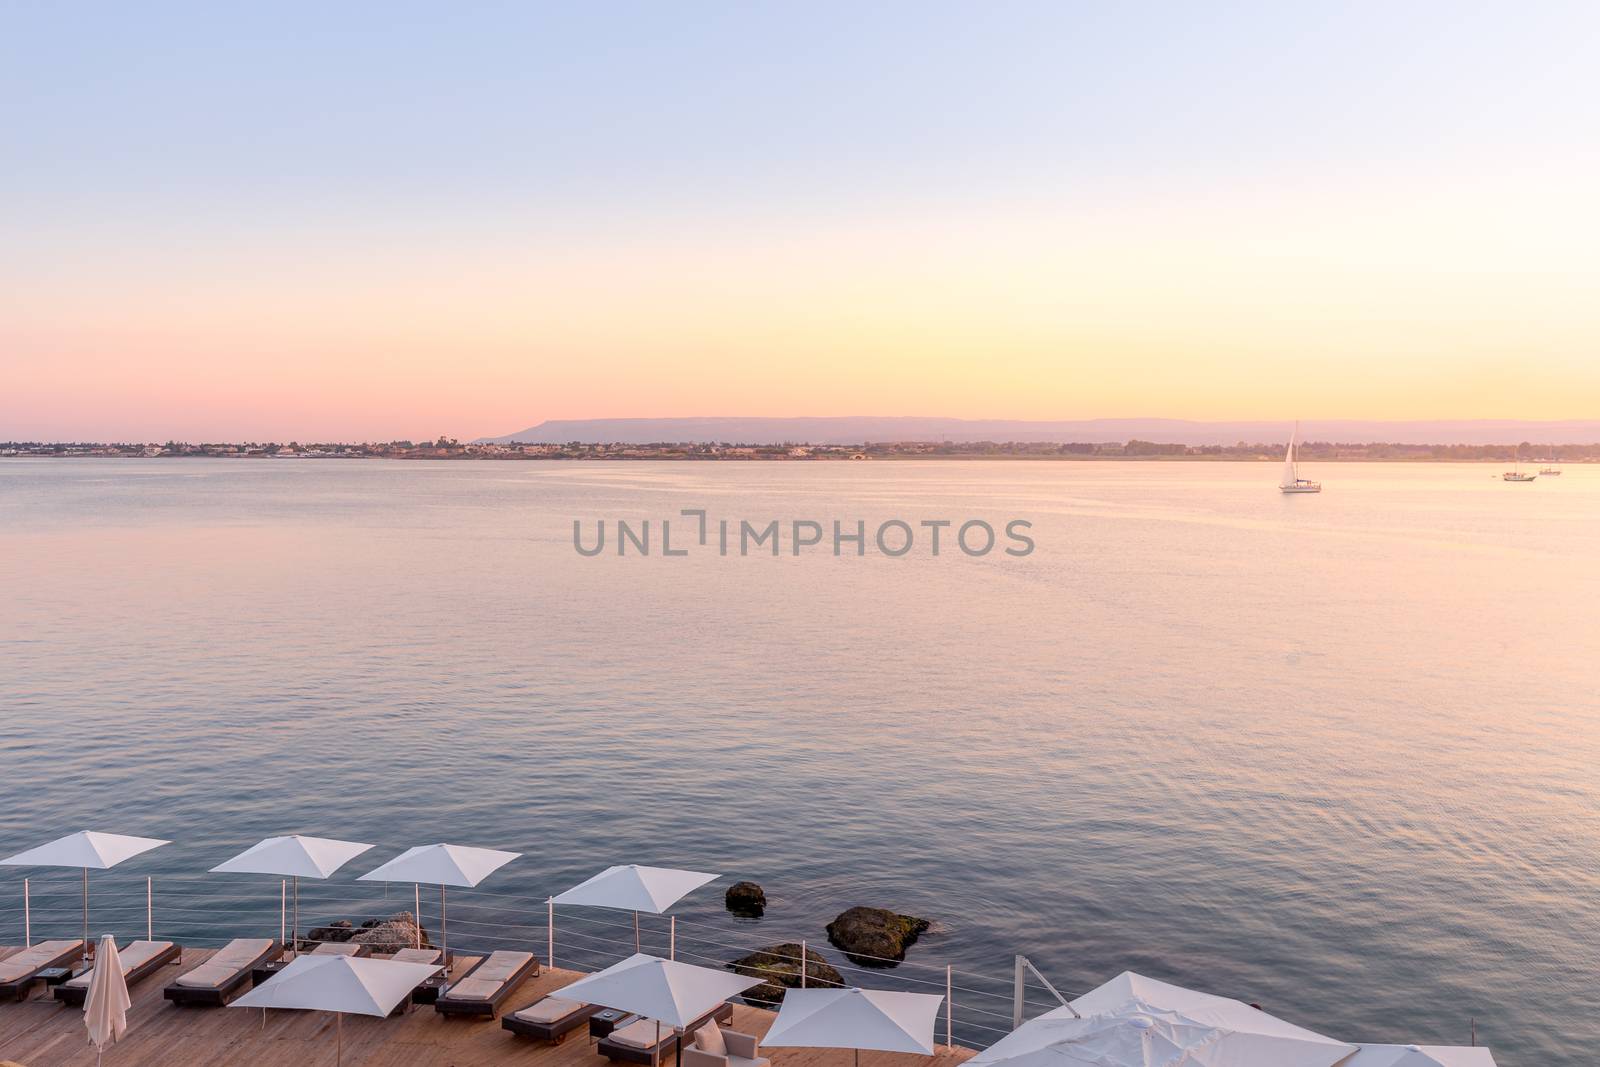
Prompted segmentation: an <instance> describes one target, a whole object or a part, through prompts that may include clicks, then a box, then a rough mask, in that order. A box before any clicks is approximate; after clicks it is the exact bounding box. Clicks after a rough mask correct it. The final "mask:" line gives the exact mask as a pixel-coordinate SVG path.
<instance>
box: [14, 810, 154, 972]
mask: <svg viewBox="0 0 1600 1067" xmlns="http://www.w3.org/2000/svg"><path fill="white" fill-rule="evenodd" d="M171 843H172V842H170V841H162V840H159V839H157V838H154V837H130V836H128V835H127V834H103V833H100V832H99V831H97V830H79V831H78V832H77V833H75V834H68V835H67V836H66V837H59V838H57V839H56V840H54V841H51V842H50V843H49V844H46V845H40V846H39V847H37V848H30V849H28V850H27V851H26V852H19V853H17V854H16V855H15V856H8V857H6V858H5V859H3V860H0V866H4V867H78V868H81V869H82V870H83V945H84V948H85V949H89V948H91V947H92V946H91V944H90V941H89V871H90V870H91V869H92V870H97V871H103V870H107V869H109V868H111V867H115V866H116V865H117V864H119V863H121V862H122V861H123V860H126V859H132V858H133V857H134V856H137V855H139V854H140V853H143V852H149V851H150V850H151V849H153V848H159V847H160V846H162V845H170V844H171ZM23 892H24V893H26V892H27V890H26V888H24V890H23ZM23 906H24V908H26V906H27V905H26V902H24V905H23Z"/></svg>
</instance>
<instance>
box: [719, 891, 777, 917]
mask: <svg viewBox="0 0 1600 1067" xmlns="http://www.w3.org/2000/svg"><path fill="white" fill-rule="evenodd" d="M722 899H723V903H724V904H726V905H727V906H728V910H729V911H731V912H733V913H734V914H735V915H743V916H745V917H747V918H751V919H759V918H761V915H762V913H763V912H765V911H766V910H767V894H766V892H765V891H764V890H763V889H762V888H761V887H760V886H759V885H757V884H756V883H754V882H735V883H733V885H730V886H729V887H728V892H727V893H726V894H725V895H724V896H723V898H722Z"/></svg>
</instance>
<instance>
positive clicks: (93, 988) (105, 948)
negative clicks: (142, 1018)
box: [83, 934, 133, 1063]
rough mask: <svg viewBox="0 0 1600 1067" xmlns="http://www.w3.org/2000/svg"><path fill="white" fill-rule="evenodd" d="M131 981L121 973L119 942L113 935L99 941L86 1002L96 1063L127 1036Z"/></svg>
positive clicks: (86, 1014)
mask: <svg viewBox="0 0 1600 1067" xmlns="http://www.w3.org/2000/svg"><path fill="white" fill-rule="evenodd" d="M132 1003H133V1001H132V1000H130V999H129V997H128V980H127V978H126V977H125V976H124V975H123V973H122V960H121V959H120V958H119V957H118V955H117V942H116V940H115V939H113V938H112V936H111V935H110V934H106V935H105V936H104V937H102V938H101V939H100V951H99V952H98V953H96V954H95V959H94V974H93V975H92V976H90V978H89V995H88V997H87V999H85V1000H84V1002H83V1023H84V1025H85V1026H86V1027H88V1029H89V1043H90V1044H91V1045H93V1046H94V1059H95V1062H96V1063H99V1062H100V1057H101V1056H103V1055H105V1051H106V1046H107V1045H109V1044H111V1043H113V1042H115V1041H116V1040H117V1039H118V1038H120V1037H121V1036H122V1035H123V1034H125V1033H127V1032H128V1007H129V1006H130V1005H131V1004H132Z"/></svg>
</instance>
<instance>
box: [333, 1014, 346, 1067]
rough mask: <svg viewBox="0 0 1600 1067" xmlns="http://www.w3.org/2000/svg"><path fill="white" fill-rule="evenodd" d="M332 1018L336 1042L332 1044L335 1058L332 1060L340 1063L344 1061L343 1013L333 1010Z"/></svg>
mask: <svg viewBox="0 0 1600 1067" xmlns="http://www.w3.org/2000/svg"><path fill="white" fill-rule="evenodd" d="M333 1019H334V1023H333V1032H334V1034H335V1035H336V1036H335V1039H334V1040H335V1042H336V1043H335V1044H334V1057H335V1058H334V1061H333V1062H334V1063H338V1064H342V1063H344V1013H343V1012H339V1011H336V1012H334V1013H333Z"/></svg>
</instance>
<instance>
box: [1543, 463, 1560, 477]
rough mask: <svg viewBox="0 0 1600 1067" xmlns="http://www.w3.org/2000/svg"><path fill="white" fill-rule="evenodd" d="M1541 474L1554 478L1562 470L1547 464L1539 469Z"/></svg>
mask: <svg viewBox="0 0 1600 1067" xmlns="http://www.w3.org/2000/svg"><path fill="white" fill-rule="evenodd" d="M1539 473H1540V474H1548V475H1550V476H1552V477H1554V476H1556V475H1558V474H1560V473H1561V468H1560V467H1557V466H1554V465H1552V464H1548V463H1547V464H1545V465H1544V466H1543V467H1540V468H1539Z"/></svg>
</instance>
